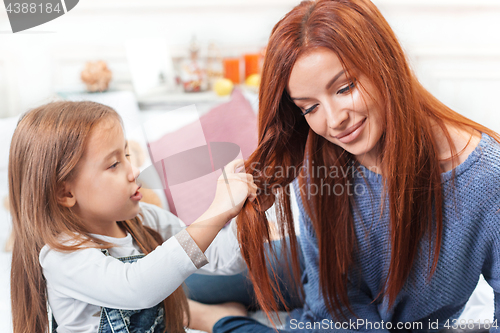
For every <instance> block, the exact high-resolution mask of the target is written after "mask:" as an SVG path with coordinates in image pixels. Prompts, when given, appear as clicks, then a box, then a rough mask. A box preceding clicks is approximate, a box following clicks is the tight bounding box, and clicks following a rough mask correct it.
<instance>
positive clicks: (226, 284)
mask: <svg viewBox="0 0 500 333" xmlns="http://www.w3.org/2000/svg"><path fill="white" fill-rule="evenodd" d="M266 246H267V251H268V252H269V245H267V244H266ZM271 246H272V248H273V249H274V251H275V252H276V256H277V258H278V260H277V261H275V260H274V259H273V260H271V262H270V263H268V270H269V272H270V273H271V270H274V271H275V272H276V277H277V281H278V286H279V288H280V290H281V295H282V296H283V299H284V301H285V304H286V305H287V306H288V307H289V308H290V309H295V308H299V307H302V300H301V299H300V297H299V296H298V295H296V294H295V293H294V292H292V290H293V288H292V286H291V282H290V280H289V278H288V268H287V267H286V266H285V265H282V263H284V262H286V260H287V259H288V260H291V259H290V258H291V254H290V252H288V253H286V254H284V253H282V248H281V241H280V240H276V241H273V242H271ZM298 249H299V253H298V254H299V263H300V268H301V272H303V270H304V259H303V256H302V252H301V251H300V247H299V248H298ZM271 258H272V257H271ZM271 276H272V274H271ZM183 286H184V291H185V292H186V295H187V296H188V298H190V299H192V300H195V301H197V302H200V303H205V304H220V303H225V302H238V303H242V304H244V305H245V306H246V307H247V308H248V309H249V310H258V308H257V306H256V305H257V304H256V301H255V292H254V290H253V286H252V282H251V281H250V278H249V276H248V269H247V270H245V271H243V272H242V273H240V274H236V275H203V274H196V273H194V274H192V275H190V276H189V277H188V278H187V279H186V281H185V283H184V285H183ZM277 300H278V299H277ZM278 306H279V308H280V309H284V304H282V303H281V302H278Z"/></svg>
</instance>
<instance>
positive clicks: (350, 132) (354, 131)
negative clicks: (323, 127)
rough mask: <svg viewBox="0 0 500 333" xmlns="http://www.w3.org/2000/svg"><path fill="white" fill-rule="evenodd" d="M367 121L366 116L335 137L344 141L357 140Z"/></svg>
mask: <svg viewBox="0 0 500 333" xmlns="http://www.w3.org/2000/svg"><path fill="white" fill-rule="evenodd" d="M365 123H366V118H365V119H363V120H361V121H360V122H358V123H357V124H355V125H354V126H351V127H349V128H348V129H347V130H345V131H344V132H342V133H340V134H339V135H336V136H335V138H336V139H337V140H339V141H340V142H342V143H349V142H351V141H354V140H356V138H357V137H358V136H359V134H360V133H361V131H363V129H364V127H365V126H364V125H365Z"/></svg>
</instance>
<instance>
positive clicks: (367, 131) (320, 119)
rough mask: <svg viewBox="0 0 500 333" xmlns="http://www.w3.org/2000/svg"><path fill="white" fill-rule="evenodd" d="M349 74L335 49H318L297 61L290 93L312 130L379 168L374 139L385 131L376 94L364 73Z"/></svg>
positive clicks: (377, 151)
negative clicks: (351, 76) (350, 75)
mask: <svg viewBox="0 0 500 333" xmlns="http://www.w3.org/2000/svg"><path fill="white" fill-rule="evenodd" d="M351 74H352V75H355V77H354V78H350V77H348V76H347V74H346V73H345V71H344V69H343V67H342V64H341V62H340V60H339V58H338V57H337V55H336V54H335V53H334V52H333V51H331V50H329V49H326V48H317V49H314V50H312V51H311V52H308V53H305V54H304V55H302V56H300V57H299V58H298V59H297V61H296V62H295V65H294V67H293V69H292V72H291V74H290V81H289V82H288V93H289V95H290V96H291V98H292V100H293V101H294V102H295V104H296V105H297V106H298V107H299V108H300V109H301V111H302V113H303V114H304V117H305V119H306V121H307V123H308V124H309V126H310V127H311V129H312V130H313V131H314V132H315V133H316V134H318V135H321V136H322V137H324V138H325V139H327V140H328V141H330V142H332V143H334V144H336V145H338V146H340V147H342V148H343V149H345V150H346V151H348V152H350V153H351V154H353V155H354V156H355V157H356V159H357V160H358V161H359V162H360V163H361V164H363V165H365V166H378V163H379V162H380V161H379V160H378V156H379V145H378V143H379V141H380V137H381V136H382V134H383V132H384V120H383V112H382V109H381V107H380V105H379V103H377V102H378V101H380V98H379V97H378V96H379V94H378V92H377V90H376V89H375V87H374V86H373V85H372V84H371V82H370V81H369V80H368V79H366V77H364V76H362V75H357V73H356V72H352V73H351ZM370 96H372V97H373V98H371V97H370Z"/></svg>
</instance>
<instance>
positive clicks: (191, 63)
mask: <svg viewBox="0 0 500 333" xmlns="http://www.w3.org/2000/svg"><path fill="white" fill-rule="evenodd" d="M199 51H200V46H199V44H198V41H197V40H196V37H193V39H192V40H191V43H190V46H189V58H188V59H185V60H184V61H182V62H181V65H180V75H179V76H180V81H181V84H182V86H183V88H184V91H185V92H199V91H205V90H207V88H208V82H207V75H206V71H205V66H203V63H202V62H201V60H200V59H199Z"/></svg>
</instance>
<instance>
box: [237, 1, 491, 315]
mask: <svg viewBox="0 0 500 333" xmlns="http://www.w3.org/2000/svg"><path fill="white" fill-rule="evenodd" d="M315 48H327V49H329V50H331V51H333V52H334V53H335V54H336V56H337V57H338V58H339V59H340V61H341V63H342V66H343V67H344V70H345V71H346V73H347V75H348V76H349V77H351V78H352V79H353V81H354V80H355V79H356V77H355V76H356V75H364V76H365V77H367V78H368V80H370V82H371V83H372V84H373V86H374V87H377V89H378V93H379V94H378V96H380V99H379V100H377V102H379V103H380V104H381V107H382V109H383V110H384V112H385V115H384V117H385V118H386V124H385V131H384V134H383V136H382V138H381V147H382V156H381V158H382V159H381V161H382V162H381V165H382V174H383V175H385V176H387V177H385V176H384V180H385V181H384V194H383V196H382V197H383V198H385V196H386V195H387V197H388V201H389V210H390V232H391V234H390V239H391V245H390V246H391V249H390V250H391V258H390V266H389V271H388V274H387V276H386V277H384V279H385V281H382V283H381V285H380V292H379V295H374V296H375V300H376V299H377V298H379V297H387V298H388V300H389V306H392V305H393V304H394V301H395V299H396V296H397V295H398V293H399V291H400V290H401V288H402V287H403V285H404V283H405V282H406V281H407V279H408V277H409V276H410V271H411V269H412V266H413V264H414V261H415V257H416V254H417V252H418V248H419V245H420V241H421V240H422V239H423V237H424V236H425V235H427V236H428V237H429V248H428V254H429V267H428V271H429V278H430V276H432V274H433V273H434V271H435V269H436V265H437V260H438V258H439V251H440V247H441V235H442V230H443V222H442V194H441V178H440V174H441V171H440V164H439V161H438V155H437V145H436V142H435V139H434V136H433V133H434V128H433V127H432V126H431V124H432V122H431V120H432V121H434V123H436V124H437V125H438V126H439V127H440V128H441V129H442V130H443V131H444V133H445V136H446V138H447V141H448V143H449V145H450V147H451V149H452V155H454V156H456V151H455V149H454V145H453V144H452V141H451V137H450V135H449V133H448V131H447V130H446V124H452V125H455V126H458V127H460V128H462V129H467V130H470V129H476V130H478V131H480V132H484V133H487V134H488V135H490V136H492V137H493V138H495V139H496V140H497V141H499V136H498V134H496V133H495V132H493V131H492V130H490V129H488V128H486V127H484V126H482V125H480V124H478V123H475V122H474V121H472V120H470V119H467V118H466V117H464V116H462V115H460V114H458V113H456V112H455V111H453V110H451V109H450V108H448V107H447V106H445V105H444V104H443V103H441V102H440V101H438V100H437V99H436V98H435V97H434V96H433V95H431V94H430V93H429V92H428V91H427V90H426V89H425V88H424V87H423V86H422V85H421V84H420V83H419V82H418V80H417V78H416V77H415V75H414V74H413V72H412V71H411V69H410V67H409V65H408V61H407V59H406V56H405V54H404V52H403V50H402V48H401V46H400V44H399V42H398V40H397V38H396V36H395V34H394V32H393V31H392V29H391V28H390V26H389V24H388V23H387V22H386V20H385V19H384V18H383V16H382V14H381V13H380V12H379V10H378V9H377V7H376V6H375V5H374V4H373V3H371V2H370V1H369V0H318V1H303V2H301V3H300V4H299V5H298V6H296V7H295V8H294V9H292V10H291V11H290V12H289V13H288V14H286V15H285V16H284V17H283V19H281V20H280V21H279V22H278V23H277V24H276V25H275V26H274V28H273V30H272V33H271V36H270V39H269V43H268V46H267V50H266V55H265V59H264V66H263V72H262V79H261V84H260V87H261V89H260V91H259V115H258V117H259V119H258V124H259V125H258V126H259V133H258V147H257V149H256V151H255V152H254V153H253V154H252V155H251V157H250V158H249V159H248V160H247V161H246V167H247V168H246V169H247V172H249V173H252V174H253V176H254V179H255V183H256V184H257V185H258V186H259V188H260V194H259V195H258V197H257V200H255V201H254V202H247V203H246V205H245V206H244V207H243V210H242V212H241V213H240V214H239V216H238V238H239V241H240V244H241V249H242V255H243V257H244V259H245V261H246V263H247V265H248V267H249V271H250V277H251V279H252V282H253V285H254V289H255V293H256V298H257V301H258V303H259V305H260V306H261V308H262V309H263V310H264V311H265V312H266V313H267V314H268V317H269V319H271V320H272V318H271V317H270V316H269V313H271V312H272V311H276V310H277V303H276V298H280V296H279V295H280V292H279V290H278V285H277V284H276V283H274V282H273V280H272V279H270V276H269V273H268V271H267V268H266V265H265V262H266V260H269V259H270V258H266V252H265V251H264V244H265V243H266V242H268V241H270V239H271V236H270V229H269V224H268V220H267V217H266V215H265V213H264V212H262V211H261V210H260V209H259V206H260V205H261V204H262V202H266V201H269V196H270V193H271V190H270V189H279V190H278V191H277V195H276V205H275V206H276V208H277V219H278V225H279V227H280V232H281V237H282V239H283V240H286V239H288V241H287V242H288V243H287V242H285V241H283V242H282V243H283V246H284V247H285V248H286V247H288V246H289V247H290V249H291V251H292V253H293V256H292V265H291V266H292V271H291V272H290V273H291V274H290V275H291V276H293V277H294V278H295V281H296V283H297V285H300V281H299V277H300V276H299V264H298V260H297V241H296V238H295V229H294V224H293V219H292V211H291V208H290V196H289V193H290V191H289V186H290V183H291V182H292V181H293V180H294V179H295V178H296V177H297V178H298V188H299V192H300V196H301V198H302V202H303V203H304V208H305V211H306V213H307V214H308V216H309V217H310V219H311V221H312V227H313V232H314V233H315V235H316V237H317V242H318V250H319V278H320V281H319V282H320V288H321V292H322V296H323V299H324V301H325V304H326V306H327V308H328V310H329V312H330V314H331V315H332V317H335V318H339V319H340V318H346V317H347V315H348V314H349V313H351V314H353V311H352V310H351V307H350V304H349V298H348V295H347V288H348V286H349V284H350V283H355V282H353V281H349V279H348V277H349V272H351V271H352V269H353V268H354V267H355V258H354V253H355V251H356V248H357V239H356V235H355V231H354V220H353V213H352V212H353V211H354V212H356V207H355V205H354V201H353V198H352V196H349V195H348V193H353V191H352V189H351V190H350V191H348V190H347V188H348V187H349V186H352V184H353V181H352V179H350V178H352V175H351V174H348V175H347V176H346V177H326V179H325V177H321V176H318V175H316V174H315V173H314V168H316V169H319V168H321V167H335V168H337V170H338V169H341V170H346V169H347V168H349V166H350V165H352V163H353V162H354V161H353V156H351V155H350V154H349V153H348V152H347V151H345V150H343V149H342V148H341V147H339V146H336V145H334V144H332V143H330V142H329V141H327V140H326V139H324V138H323V137H321V136H319V135H317V134H316V133H314V132H313V131H312V130H310V128H309V126H308V124H307V122H306V120H305V118H304V116H303V115H302V113H301V111H300V109H299V108H298V107H297V106H296V105H295V104H294V103H293V101H292V100H291V98H290V97H289V95H288V94H287V90H286V89H287V85H288V81H289V79H290V73H291V71H292V68H293V66H294V64H295V62H296V61H297V59H298V58H299V57H300V56H301V55H303V54H305V53H306V52H310V51H311V50H314V49H315ZM370 97H373V98H375V96H370ZM454 162H455V163H456V161H455V160H454ZM256 166H260V167H261V168H264V167H265V169H266V172H264V173H263V172H262V170H259V169H258V168H257V167H256ZM313 166H314V168H313ZM290 169H293V170H301V172H300V173H299V174H297V175H293V174H288V173H287V174H286V175H284V174H283V172H280V170H290ZM336 185H340V186H341V188H343V189H345V190H344V191H343V194H341V195H336V194H334V193H331V191H330V192H329V193H322V194H321V195H315V196H310V195H308V194H307V188H308V187H309V186H316V187H315V188H317V189H318V188H322V186H323V187H326V188H335V186H336ZM258 193H259V192H258ZM381 207H384V203H382V206H381ZM433 207H434V208H435V211H434V212H433ZM283 251H285V249H284V250H283ZM282 253H286V252H282ZM432 257H433V258H434V259H433V261H432V263H431V262H430V260H431V258H432ZM298 291H300V292H301V293H303V290H301V289H299V290H298Z"/></svg>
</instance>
